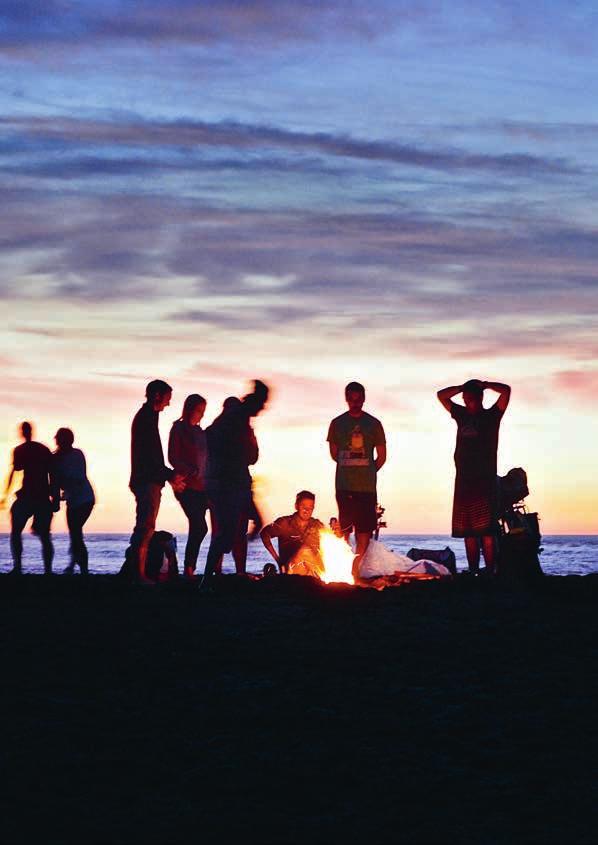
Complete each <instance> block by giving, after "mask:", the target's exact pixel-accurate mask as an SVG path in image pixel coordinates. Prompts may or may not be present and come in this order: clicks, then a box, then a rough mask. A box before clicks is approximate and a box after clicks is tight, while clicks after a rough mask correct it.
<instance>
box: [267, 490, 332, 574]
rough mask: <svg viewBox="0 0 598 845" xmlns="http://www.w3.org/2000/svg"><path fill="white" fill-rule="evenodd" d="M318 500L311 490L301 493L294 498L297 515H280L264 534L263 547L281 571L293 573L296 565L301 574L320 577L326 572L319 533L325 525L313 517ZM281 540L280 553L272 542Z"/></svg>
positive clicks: (301, 491) (279, 542)
mask: <svg viewBox="0 0 598 845" xmlns="http://www.w3.org/2000/svg"><path fill="white" fill-rule="evenodd" d="M315 505H316V497H315V496H314V494H313V493H310V492H309V490H300V491H299V493H297V497H296V499H295V513H293V514H291V515H290V516H279V517H278V519H275V520H274V522H271V523H270V524H269V525H265V526H264V527H263V528H262V531H261V535H260V536H261V538H262V542H263V544H264V546H265V547H266V549H267V550H268V551H269V552H270V554H271V555H272V557H273V558H274V560H275V561H276V563H277V565H278V568H279V570H280V572H281V573H282V574H283V575H286V574H288V572H289V569H290V570H291V572H293V564H297V565H298V567H301V574H304V573H305V574H309V575H316V576H318V575H319V573H321V572H322V571H323V569H324V565H323V563H322V558H321V556H320V531H322V530H323V529H324V525H323V523H322V522H320V520H319V519H315V518H314V516H313V512H314V508H315ZM274 537H277V538H278V552H277V551H276V549H275V548H274V545H273V543H272V539H273V538H274Z"/></svg>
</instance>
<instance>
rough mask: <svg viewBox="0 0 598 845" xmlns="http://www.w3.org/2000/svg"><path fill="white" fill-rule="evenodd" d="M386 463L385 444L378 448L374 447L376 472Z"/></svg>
mask: <svg viewBox="0 0 598 845" xmlns="http://www.w3.org/2000/svg"><path fill="white" fill-rule="evenodd" d="M385 463H386V443H380V445H379V446H376V462H375V464H374V466H375V467H376V472H378V470H380V469H382V467H383V466H384V464H385Z"/></svg>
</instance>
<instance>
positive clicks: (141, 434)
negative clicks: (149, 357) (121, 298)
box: [129, 379, 185, 583]
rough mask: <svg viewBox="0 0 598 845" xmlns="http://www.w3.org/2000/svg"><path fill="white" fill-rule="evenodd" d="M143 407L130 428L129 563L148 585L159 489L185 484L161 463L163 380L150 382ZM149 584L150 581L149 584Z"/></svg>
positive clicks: (166, 401)
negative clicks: (131, 517) (131, 521)
mask: <svg viewBox="0 0 598 845" xmlns="http://www.w3.org/2000/svg"><path fill="white" fill-rule="evenodd" d="M145 397H146V401H145V404H144V405H142V406H141V408H140V409H139V410H138V411H137V413H136V414H135V417H134V418H133V423H132V426H131V479H130V481H129V487H130V488H131V491H132V493H133V495H134V496H135V503H136V513H135V527H134V528H133V533H132V534H131V540H130V545H131V550H130V561H131V567H132V570H133V574H134V577H135V576H137V578H138V579H139V581H141V582H150V579H149V578H147V577H146V574H145V564H146V559H147V549H148V545H149V542H150V540H151V538H152V535H153V533H154V529H155V527H156V519H157V517H158V511H159V509H160V499H161V498H162V488H163V487H164V484H165V483H166V482H167V481H168V482H169V483H170V484H171V485H172V489H173V490H174V492H175V493H179V492H182V491H183V490H184V489H185V484H184V482H183V480H182V479H181V477H180V476H179V475H176V474H175V473H174V472H173V470H172V469H170V468H169V467H167V466H166V464H165V463H164V453H163V451H162V441H161V440H160V431H159V429H158V415H159V414H160V412H161V411H163V410H164V408H167V407H168V405H170V400H171V397H172V388H171V387H170V385H169V384H166V382H165V381H161V380H160V379H156V380H155V381H151V382H150V383H149V384H148V385H147V387H146V389H145ZM150 583H151V582H150Z"/></svg>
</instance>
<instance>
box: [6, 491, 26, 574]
mask: <svg viewBox="0 0 598 845" xmlns="http://www.w3.org/2000/svg"><path fill="white" fill-rule="evenodd" d="M30 516H31V512H30V511H29V510H27V509H25V508H24V507H23V506H22V505H21V503H20V502H19V500H18V499H17V501H16V502H15V503H14V505H13V506H12V508H11V510H10V520H11V529H10V550H11V552H12V560H13V570H12V571H13V573H14V574H15V575H20V574H21V560H22V557H23V538H22V534H23V529H24V528H25V525H26V523H27V520H28V519H29V517H30Z"/></svg>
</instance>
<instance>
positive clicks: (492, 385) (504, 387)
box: [482, 381, 511, 411]
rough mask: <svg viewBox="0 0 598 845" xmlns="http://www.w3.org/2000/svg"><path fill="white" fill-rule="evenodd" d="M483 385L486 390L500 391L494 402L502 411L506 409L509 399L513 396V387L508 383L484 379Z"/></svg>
mask: <svg viewBox="0 0 598 845" xmlns="http://www.w3.org/2000/svg"><path fill="white" fill-rule="evenodd" d="M482 386H483V388H484V390H494V391H496V393H498V399H497V400H496V402H495V403H494V404H495V405H496V406H497V407H498V409H499V410H500V411H506V410H507V405H508V404H509V399H510V398H511V388H510V387H509V385H508V384H501V383H500V382H499V381H483V382H482Z"/></svg>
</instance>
